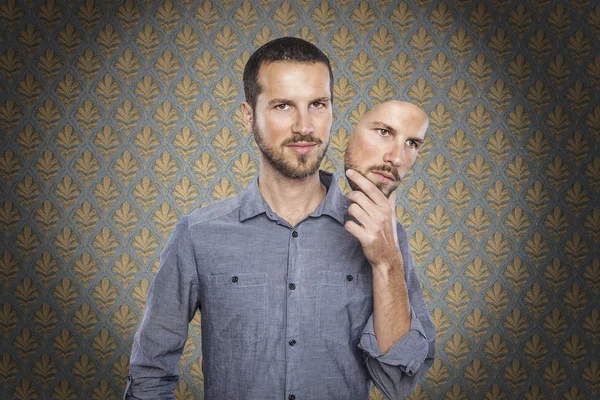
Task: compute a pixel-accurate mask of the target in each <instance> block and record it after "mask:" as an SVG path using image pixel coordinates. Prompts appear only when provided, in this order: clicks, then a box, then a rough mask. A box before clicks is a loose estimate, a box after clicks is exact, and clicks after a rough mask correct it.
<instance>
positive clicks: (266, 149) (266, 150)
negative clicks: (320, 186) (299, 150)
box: [252, 124, 329, 179]
mask: <svg viewBox="0 0 600 400" xmlns="http://www.w3.org/2000/svg"><path fill="white" fill-rule="evenodd" d="M252 129H253V131H254V140H255V141H256V145H257V146H258V149H259V150H260V152H261V153H262V154H263V156H264V157H265V160H266V161H267V162H268V163H269V164H270V165H271V166H272V167H273V169H275V170H276V171H277V172H279V173H280V174H281V175H283V176H284V177H286V178H290V179H304V178H306V177H309V176H311V175H313V174H315V173H316V172H317V171H318V170H319V166H320V165H321V161H322V160H323V157H325V152H326V151H327V146H328V145H329V141H328V142H327V143H326V144H325V146H323V149H322V150H321V152H320V153H319V154H317V156H316V158H315V159H314V160H313V161H312V162H311V160H310V158H309V155H308V154H306V155H299V156H297V157H296V165H293V162H294V161H293V160H288V159H286V157H285V154H284V153H283V151H281V152H277V151H276V150H275V149H274V148H272V147H270V146H269V145H268V144H267V143H266V142H265V140H264V138H263V136H262V134H261V133H260V131H259V129H258V127H257V126H256V124H253V128H252ZM298 142H305V143H315V144H316V145H317V146H320V145H321V144H322V143H323V141H322V140H320V139H317V138H315V137H314V136H313V135H312V134H309V135H294V136H293V137H291V138H288V139H285V140H284V141H283V142H282V143H281V144H280V145H279V147H280V148H282V149H283V148H284V147H285V146H287V145H289V144H292V143H298Z"/></svg>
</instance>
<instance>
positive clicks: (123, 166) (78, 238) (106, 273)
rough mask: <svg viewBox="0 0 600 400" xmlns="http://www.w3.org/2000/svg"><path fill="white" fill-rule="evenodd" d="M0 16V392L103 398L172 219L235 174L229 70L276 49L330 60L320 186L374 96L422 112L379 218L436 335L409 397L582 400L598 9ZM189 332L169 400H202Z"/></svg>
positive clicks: (598, 257) (20, 8)
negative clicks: (405, 239) (420, 291)
mask: <svg viewBox="0 0 600 400" xmlns="http://www.w3.org/2000/svg"><path fill="white" fill-rule="evenodd" d="M0 20H1V23H0V38H1V40H0V397H1V398H6V399H9V398H10V399H35V398H37V399H84V398H85V399H94V400H96V399H115V398H118V397H119V396H120V395H121V393H122V390H123V387H124V384H125V379H126V376H127V373H128V357H129V353H130V349H131V343H132V338H133V335H134V333H135V331H136V329H137V327H138V326H139V322H140V318H141V316H142V313H143V308H144V302H145V297H146V293H147V290H148V286H149V283H150V281H151V279H152V277H153V275H154V273H155V271H156V268H157V267H158V259H159V255H160V251H161V249H162V247H163V245H164V244H165V241H166V239H167V237H168V234H169V232H170V231H171V229H172V228H173V226H174V223H175V222H176V221H177V220H178V219H179V218H180V217H181V216H183V215H184V214H186V213H188V212H190V211H191V210H193V209H194V208H196V207H202V206H204V205H206V204H210V203H212V202H215V201H217V200H219V199H222V198H226V197H229V196H232V195H234V194H236V193H238V192H239V191H240V190H241V189H242V188H244V187H245V186H246V185H247V184H248V182H249V181H250V180H251V179H252V177H253V176H254V175H255V173H256V172H257V153H256V151H255V148H254V144H253V140H252V138H251V137H249V136H248V135H247V134H246V133H245V131H244V129H243V127H242V125H241V114H240V111H239V109H240V107H239V106H240V104H241V102H242V101H243V90H242V85H241V74H242V69H243V66H244V63H245V61H246V60H247V58H248V56H249V55H250V53H251V52H252V51H253V50H254V49H256V48H257V47H258V46H259V45H261V44H263V43H265V42H266V41H268V40H270V39H273V38H276V37H279V36H284V35H292V36H299V37H302V38H305V39H307V40H309V41H311V42H313V43H315V44H317V45H318V46H319V47H320V48H321V49H323V50H324V51H325V52H326V53H327V54H328V55H329V56H330V57H331V60H332V62H333V66H334V73H335V112H334V116H335V122H334V126H333V130H332V138H331V144H330V148H329V151H328V153H327V158H326V160H325V161H324V163H323V165H322V167H323V168H324V169H327V170H330V171H336V172H338V173H340V172H342V163H341V160H342V157H341V154H342V152H343V150H344V148H345V144H346V141H347V138H348V136H349V135H350V134H351V132H352V126H353V124H354V123H355V122H356V121H357V120H358V119H359V118H360V116H361V115H362V114H363V113H364V112H365V110H366V109H367V108H369V107H370V106H372V105H373V104H374V103H377V102H380V101H384V100H388V99H392V98H398V99H404V100H407V101H412V102H415V103H416V104H418V105H420V106H421V107H423V108H424V109H425V110H426V111H427V113H428V114H429V115H430V118H431V126H430V130H429V132H428V138H427V141H426V144H425V147H424V149H423V152H422V154H421V156H420V159H419V161H418V163H417V164H416V165H415V169H414V172H413V173H412V174H411V175H410V177H409V178H408V179H407V181H406V182H405V183H404V184H403V185H402V186H401V188H400V189H399V196H398V206H397V216H398V218H399V219H400V220H401V221H402V222H404V223H405V225H406V226H407V227H408V231H409V235H410V244H411V246H412V250H413V253H414V258H415V261H416V264H417V270H418V274H419V276H420V278H421V280H422V284H423V286H424V289H425V293H426V297H427V299H428V302H429V307H430V309H431V313H432V317H433V319H434V321H435V324H436V326H437V329H438V338H437V339H438V351H437V355H436V360H435V363H434V365H433V367H432V368H431V371H430V373H429V375H428V377H427V380H426V381H425V382H423V384H422V385H420V386H419V387H418V389H417V391H416V392H415V393H414V395H413V396H412V398H414V399H427V398H429V399H471V398H481V399H484V398H485V399H555V398H564V399H571V400H574V399H591V398H598V397H599V396H600V365H599V353H598V341H599V339H600V304H599V302H598V295H599V293H598V292H599V290H600V251H599V250H598V248H599V244H600V202H599V200H598V199H599V197H600V128H599V127H600V40H599V37H600V5H598V4H597V2H593V1H587V0H572V1H565V0H481V1H464V0H462V1H461V0H458V1H423V0H417V1H393V2H392V1H373V0H362V1H356V0H354V1H351V0H345V1H329V0H316V1H303V0H284V1H256V0H253V1H249V0H244V1H241V0H236V1H233V0H231V1H210V0H202V1H191V0H189V1H172V0H165V1H158V2H152V1H141V0H124V1H121V0H119V1H98V0H85V1H79V0H70V1H54V0H41V1H40V0H29V1H24V0H22V1H15V0H4V1H2V2H1V4H0ZM340 183H341V184H342V185H343V186H344V187H346V185H345V182H344V181H343V180H340ZM198 321H199V319H198V317H196V318H195V319H194V322H193V325H192V329H191V332H190V333H191V335H190V338H189V340H188V343H187V345H186V350H185V353H184V355H183V358H182V360H181V365H180V370H181V373H182V379H181V382H180V384H179V386H178V388H177V398H178V399H188V398H189V399H199V398H202V397H203V396H202V386H203V377H202V371H201V363H202V354H201V351H200V348H199V343H200V326H199V322H198ZM372 398H374V399H377V398H381V395H380V394H379V393H377V392H376V391H373V392H372Z"/></svg>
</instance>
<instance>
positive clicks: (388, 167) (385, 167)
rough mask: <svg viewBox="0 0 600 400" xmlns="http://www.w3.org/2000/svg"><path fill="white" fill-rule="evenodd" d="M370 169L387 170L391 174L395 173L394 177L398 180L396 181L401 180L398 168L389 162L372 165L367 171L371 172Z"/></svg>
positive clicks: (375, 170)
mask: <svg viewBox="0 0 600 400" xmlns="http://www.w3.org/2000/svg"><path fill="white" fill-rule="evenodd" d="M370 171H374V172H377V171H382V172H387V173H389V174H392V175H394V179H395V180H396V182H400V173H399V172H398V168H396V167H392V166H391V165H388V164H381V165H372V166H370V167H369V169H367V172H370Z"/></svg>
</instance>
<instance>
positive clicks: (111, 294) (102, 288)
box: [92, 228, 118, 313]
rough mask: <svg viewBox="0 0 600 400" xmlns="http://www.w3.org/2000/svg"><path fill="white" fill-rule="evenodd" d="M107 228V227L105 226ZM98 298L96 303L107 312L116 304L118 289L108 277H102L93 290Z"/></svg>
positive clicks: (93, 293)
mask: <svg viewBox="0 0 600 400" xmlns="http://www.w3.org/2000/svg"><path fill="white" fill-rule="evenodd" d="M105 229H107V228H105ZM92 295H93V296H94V298H95V299H96V304H97V305H98V307H99V308H100V309H102V311H104V312H105V313H106V312H107V311H108V309H109V308H111V307H112V306H113V305H114V304H115V299H116V298H117V296H118V293H117V289H116V288H115V286H114V285H113V284H112V282H111V281H110V280H109V279H108V278H102V280H101V281H100V283H98V284H97V285H96V286H95V287H94V290H93V292H92Z"/></svg>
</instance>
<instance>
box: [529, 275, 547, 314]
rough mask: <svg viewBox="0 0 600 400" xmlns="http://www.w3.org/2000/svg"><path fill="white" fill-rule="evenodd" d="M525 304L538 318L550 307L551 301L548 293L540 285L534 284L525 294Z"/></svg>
mask: <svg viewBox="0 0 600 400" xmlns="http://www.w3.org/2000/svg"><path fill="white" fill-rule="evenodd" d="M524 300H525V303H526V304H527V306H528V308H529V310H530V311H531V312H532V314H533V315H534V316H535V317H536V318H537V317H538V316H539V315H540V314H541V312H542V311H544V309H545V308H546V306H547V305H548V302H549V299H548V296H547V295H546V292H545V291H544V290H543V288H542V286H541V285H540V284H539V283H534V284H533V286H532V287H531V289H530V290H528V291H527V293H526V294H525V298H524Z"/></svg>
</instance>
